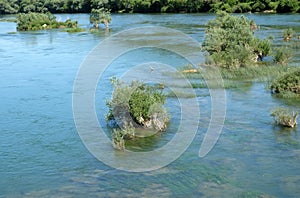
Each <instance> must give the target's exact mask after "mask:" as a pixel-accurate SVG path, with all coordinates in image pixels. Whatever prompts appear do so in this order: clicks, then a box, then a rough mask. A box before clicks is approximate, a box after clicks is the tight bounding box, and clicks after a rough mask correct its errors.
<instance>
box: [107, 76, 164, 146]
mask: <svg viewBox="0 0 300 198" xmlns="http://www.w3.org/2000/svg"><path fill="white" fill-rule="evenodd" d="M111 82H112V84H113V86H114V92H113V97H112V99H111V100H110V101H107V106H108V108H109V112H108V114H107V116H106V119H107V121H113V123H114V124H116V125H117V127H116V125H114V127H115V128H114V129H113V137H112V139H113V146H114V148H116V149H118V150H124V148H125V140H127V139H132V138H134V137H135V128H141V127H142V128H145V129H150V130H153V129H154V130H156V131H164V130H165V129H166V126H167V125H166V124H167V122H168V121H169V117H168V114H167V110H166V109H165V108H164V107H163V104H164V103H165V100H166V96H165V95H164V94H163V93H162V90H163V88H164V87H163V86H161V85H158V86H155V85H146V84H144V83H142V82H138V81H132V82H131V84H129V85H127V84H125V83H122V82H120V81H119V80H117V79H116V78H112V79H111Z"/></svg>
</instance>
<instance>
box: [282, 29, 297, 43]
mask: <svg viewBox="0 0 300 198" xmlns="http://www.w3.org/2000/svg"><path fill="white" fill-rule="evenodd" d="M294 34H295V31H294V30H293V29H292V28H288V29H285V30H284V31H283V39H284V41H289V40H291V39H292V37H293V35H294Z"/></svg>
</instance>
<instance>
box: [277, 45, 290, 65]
mask: <svg viewBox="0 0 300 198" xmlns="http://www.w3.org/2000/svg"><path fill="white" fill-rule="evenodd" d="M274 51H275V55H274V61H275V63H278V64H287V63H288V62H289V60H290V59H291V58H292V51H291V50H290V49H289V48H288V47H277V48H275V50H274Z"/></svg>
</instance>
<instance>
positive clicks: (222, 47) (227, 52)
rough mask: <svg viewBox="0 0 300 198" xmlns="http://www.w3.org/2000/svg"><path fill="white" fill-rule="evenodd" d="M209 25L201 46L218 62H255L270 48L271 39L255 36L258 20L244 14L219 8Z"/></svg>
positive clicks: (235, 65) (231, 65)
mask: <svg viewBox="0 0 300 198" xmlns="http://www.w3.org/2000/svg"><path fill="white" fill-rule="evenodd" d="M207 26H208V28H207V30H206V35H205V39H204V42H203V44H202V47H203V50H205V51H207V52H208V54H209V58H211V59H212V60H213V61H214V63H216V64H217V65H219V66H222V67H226V68H239V67H241V66H248V65H252V64H254V63H255V62H257V61H258V60H262V58H263V57H264V56H267V55H268V54H269V53H270V51H271V47H270V46H271V44H270V41H269V40H260V39H258V38H255V37H254V34H253V33H254V29H253V27H255V24H254V22H253V21H251V20H249V19H247V18H246V17H244V16H232V15H230V14H227V13H225V12H218V13H217V16H216V19H214V20H211V21H209V22H208V24H207Z"/></svg>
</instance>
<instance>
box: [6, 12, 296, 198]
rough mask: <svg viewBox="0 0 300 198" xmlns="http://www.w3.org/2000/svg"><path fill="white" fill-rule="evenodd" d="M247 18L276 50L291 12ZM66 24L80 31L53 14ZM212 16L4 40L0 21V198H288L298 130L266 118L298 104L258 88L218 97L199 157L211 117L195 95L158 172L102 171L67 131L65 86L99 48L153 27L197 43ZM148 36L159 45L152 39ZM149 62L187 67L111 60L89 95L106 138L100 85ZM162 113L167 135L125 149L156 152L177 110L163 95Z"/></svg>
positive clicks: (152, 52)
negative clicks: (218, 124)
mask: <svg viewBox="0 0 300 198" xmlns="http://www.w3.org/2000/svg"><path fill="white" fill-rule="evenodd" d="M247 16H248V17H249V18H251V19H254V20H255V21H256V23H257V24H258V25H259V26H261V29H260V30H259V36H260V37H267V36H268V35H269V34H272V35H273V36H274V37H275V39H274V41H275V42H276V44H278V45H282V44H284V43H283V41H282V38H281V35H282V29H284V28H285V27H286V26H289V27H299V19H300V15H299V14H293V15H255V14H249V15H247ZM1 17H3V16H1ZM4 17H10V16H4ZM68 17H69V18H71V19H75V20H78V21H79V24H80V25H81V26H82V27H88V18H89V16H88V15H85V14H76V15H71V14H69V15H68V14H66V15H58V18H59V19H62V20H64V19H66V18H68ZM213 17H214V16H213V15H209V14H177V15H174V14H162V15H150V14H149V15H140V14H135V15H113V23H112V25H111V30H110V32H105V31H104V30H103V31H101V32H100V33H99V34H90V33H88V32H83V33H75V34H69V33H65V32H61V31H59V30H53V31H39V32H26V33H25V32H18V33H16V34H11V33H10V32H15V31H16V30H15V28H16V27H15V24H14V23H9V22H0V61H1V62H0V74H1V78H0V93H1V95H0V96H1V100H0V104H1V105H0V197H50V196H53V197H83V196H90V197H259V196H265V197H298V196H299V195H300V190H299V186H300V170H299V164H300V136H299V133H300V130H299V127H298V128H296V129H285V128H281V127H278V126H275V125H273V120H272V117H270V111H271V110H272V109H273V108H274V107H277V106H287V105H288V106H289V107H291V108H294V109H296V110H298V111H300V104H299V102H297V101H286V100H281V99H277V98H274V97H272V96H271V94H270V93H269V91H267V90H266V88H265V86H266V85H265V84H264V83H253V84H252V85H251V86H250V87H249V86H247V88H245V89H229V90H226V108H227V111H226V119H225V123H224V127H223V131H222V134H221V136H220V138H219V140H218V142H217V144H216V145H215V147H214V148H213V149H212V150H211V151H210V152H209V153H208V155H206V156H205V157H204V158H199V157H198V152H199V148H200V145H201V142H202V141H203V138H204V135H205V133H206V131H207V127H208V122H209V120H210V113H211V98H210V95H209V92H208V90H206V89H196V90H195V92H196V93H197V101H198V102H199V106H200V112H201V116H200V121H199V128H198V131H197V134H196V136H195V138H194V140H193V142H192V144H191V145H190V146H189V147H188V149H187V150H186V151H185V152H184V154H183V155H181V156H180V157H179V158H178V159H177V160H175V161H174V162H172V163H171V164H169V165H168V166H165V167H163V168H160V169H158V170H155V171H150V172H142V173H132V172H126V171H120V170H116V169H114V168H111V167H109V166H107V165H105V164H104V163H102V162H100V161H99V160H97V159H96V158H95V157H94V156H93V155H92V154H91V153H89V151H88V150H87V149H86V148H85V146H84V144H83V142H82V140H81V139H80V137H79V135H78V133H77V129H76V127H75V124H74V119H73V112H72V94H73V83H74V80H75V77H76V74H77V71H78V69H79V68H80V65H81V63H82V62H83V61H84V59H85V58H86V56H87V55H88V54H89V52H90V51H91V50H92V49H93V48H94V47H96V46H97V45H98V44H99V43H100V42H101V41H103V40H104V39H105V38H109V36H111V35H113V34H115V33H118V32H120V31H122V30H126V29H128V28H135V27H142V26H150V25H151V26H153V25H154V26H163V27H168V28H173V29H176V30H179V31H182V32H183V33H185V34H187V35H189V36H191V37H192V38H194V39H196V40H197V41H199V42H201V41H203V38H204V28H203V25H204V24H205V23H206V22H207V21H208V20H209V19H212V18H213ZM297 33H298V34H299V32H297ZM143 34H144V32H139V34H138V35H139V37H138V39H139V40H142V41H143V40H144V39H147V37H143ZM151 39H152V42H157V43H159V42H162V41H164V40H166V39H165V38H163V37H161V36H159V35H158V36H157V37H154V38H151ZM124 40H126V38H124ZM177 47H180V45H179V44H178V46H177ZM294 52H295V56H294V58H293V60H292V63H293V64H294V65H297V64H298V63H299V60H300V54H299V51H297V50H294ZM150 61H155V62H160V63H164V64H168V65H171V66H172V67H174V68H179V67H182V65H185V64H187V60H185V59H183V58H182V57H180V56H178V55H176V54H173V53H172V52H169V51H165V50H162V49H153V48H143V49H140V50H134V51H131V52H128V53H126V54H123V55H122V56H120V57H118V58H116V59H115V60H114V61H113V62H112V64H111V65H110V67H109V68H108V69H107V70H106V71H105V72H104V73H103V76H102V77H101V78H100V79H99V83H98V86H97V90H96V93H95V95H96V101H95V108H96V113H97V116H98V119H99V125H100V126H101V127H102V128H103V129H104V130H105V131H106V132H108V130H107V128H106V123H105V114H106V111H107V109H106V107H105V102H106V100H107V99H109V98H110V97H111V93H112V87H111V86H110V84H109V78H110V77H111V76H122V75H124V73H126V71H128V70H130V68H132V67H134V66H135V65H139V64H142V63H145V62H150ZM147 69H148V68H147ZM136 76H137V77H138V76H139V73H136ZM132 78H134V76H133V77H132ZM174 83H175V82H174ZM183 100H190V98H183ZM166 107H167V108H168V109H169V111H170V114H171V115H172V116H171V124H170V126H169V129H168V131H167V132H165V133H159V134H157V135H155V136H153V137H149V138H147V139H143V140H140V141H138V140H135V141H136V142H131V144H130V145H129V147H130V149H132V150H137V151H139V150H152V149H157V148H160V147H162V146H163V145H165V144H167V143H168V142H169V141H171V140H172V138H173V137H174V135H175V132H176V129H177V128H178V127H179V122H180V120H181V119H182V118H181V117H180V103H179V101H178V99H176V98H169V99H168V100H167V104H166ZM190 111H193V109H191V110H190ZM183 120H184V119H183ZM192 124H193V123H192ZM104 152H105V151H104ZM107 152H114V151H111V150H107Z"/></svg>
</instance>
